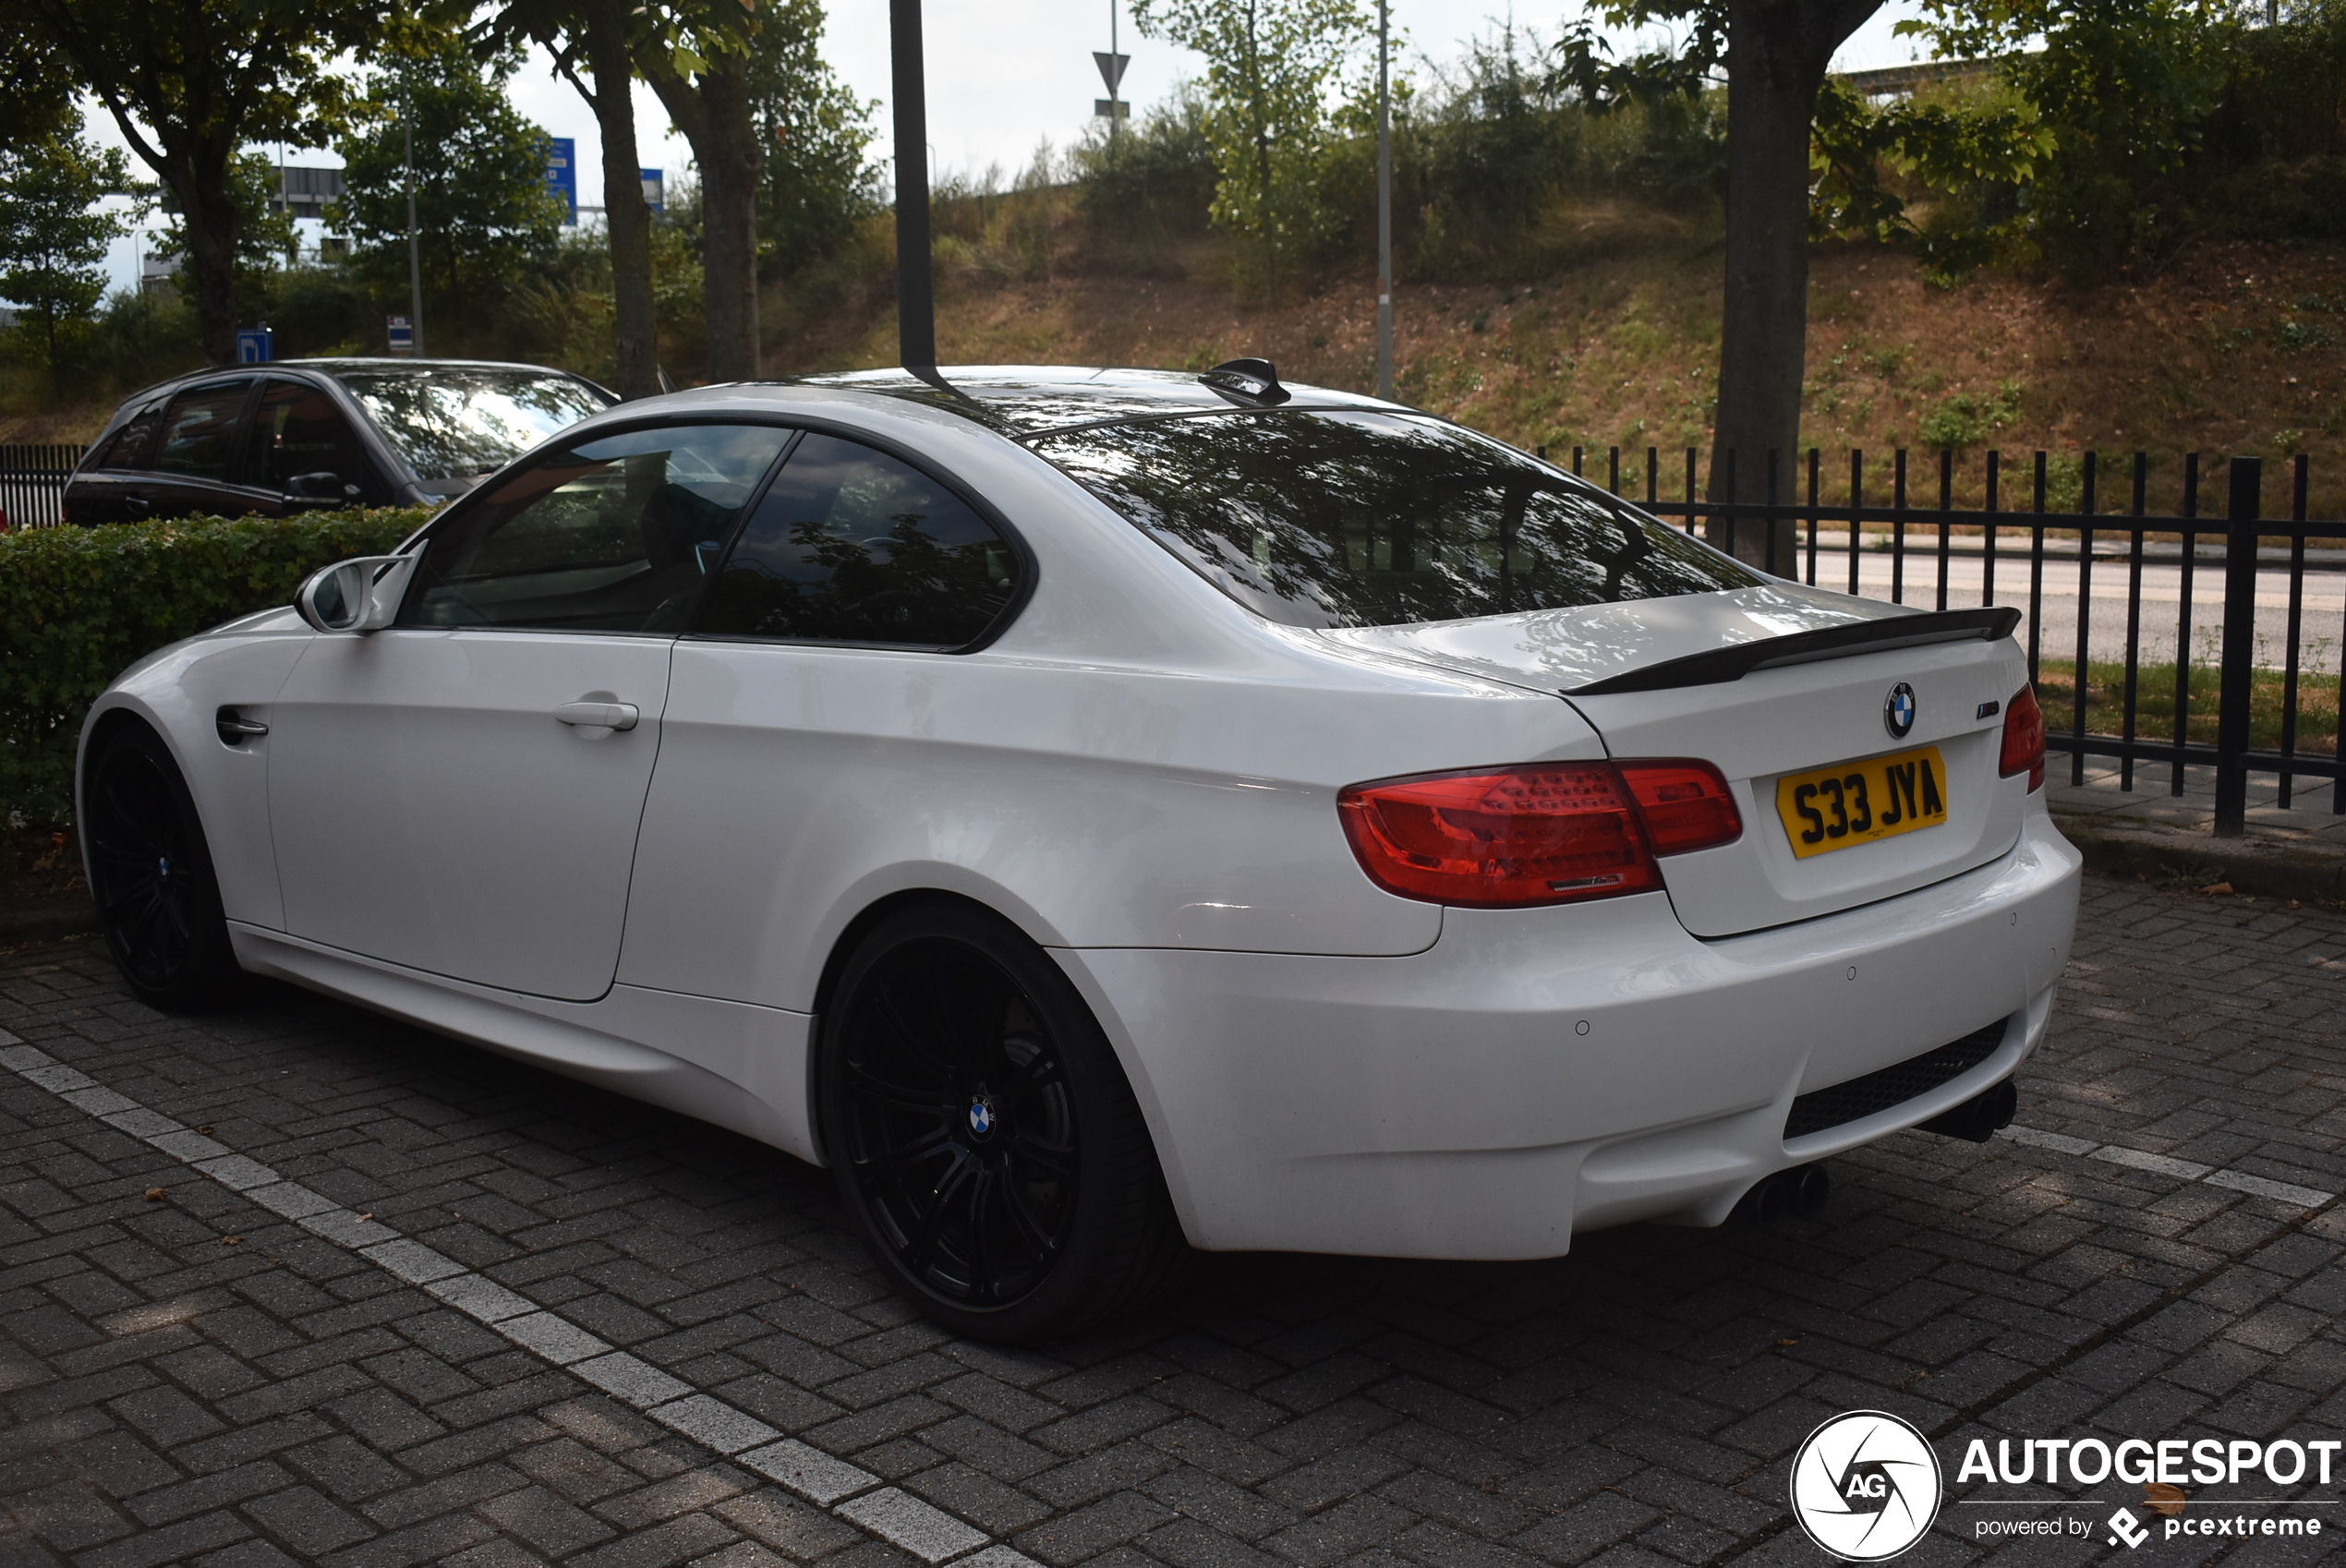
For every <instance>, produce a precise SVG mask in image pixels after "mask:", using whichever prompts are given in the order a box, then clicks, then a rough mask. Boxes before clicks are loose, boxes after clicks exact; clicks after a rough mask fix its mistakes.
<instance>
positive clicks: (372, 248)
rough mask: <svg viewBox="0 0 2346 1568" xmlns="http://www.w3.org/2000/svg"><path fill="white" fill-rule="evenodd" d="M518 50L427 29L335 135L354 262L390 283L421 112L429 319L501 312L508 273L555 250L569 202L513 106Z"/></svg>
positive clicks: (402, 248)
mask: <svg viewBox="0 0 2346 1568" xmlns="http://www.w3.org/2000/svg"><path fill="white" fill-rule="evenodd" d="M519 64H520V60H519V56H518V54H514V53H510V52H509V53H505V54H496V55H492V56H491V57H490V59H489V60H488V61H487V62H486V64H484V63H482V62H480V61H478V60H477V59H476V58H475V56H474V54H472V52H471V51H470V50H469V49H468V48H467V47H466V43H465V42H464V40H463V39H462V38H461V37H460V36H459V35H457V34H456V33H454V32H453V31H449V30H437V31H433V30H425V31H421V32H418V33H417V34H415V35H413V36H412V37H411V38H409V39H407V40H405V41H403V42H400V43H398V44H396V45H394V46H393V49H392V50H391V51H389V52H387V54H386V56H385V62H384V65H383V66H382V68H381V69H378V70H375V71H373V72H371V73H369V75H368V76H367V77H366V78H364V79H363V83H362V92H361V95H360V96H359V98H358V99H357V102H356V103H354V104H353V105H352V106H351V110H350V114H349V118H348V121H347V122H346V123H347V127H348V128H347V129H346V130H345V133H344V135H343V137H342V139H341V141H340V143H339V145H338V151H340V152H341V153H342V156H343V162H344V163H345V173H344V176H343V187H344V195H343V199H342V202H341V204H340V205H339V207H338V208H337V209H336V211H335V212H334V214H333V218H334V221H335V223H337V225H338V226H340V227H342V228H343V229H345V231H346V232H348V233H349V235H351V237H352V238H353V239H354V240H355V241H357V254H356V255H355V257H354V258H353V260H354V264H355V265H356V266H357V269H358V270H359V271H360V272H361V273H362V274H363V275H365V276H366V277H367V278H368V279H369V281H370V282H372V283H375V284H376V285H377V286H379V287H381V288H384V289H386V290H388V291H390V292H393V293H396V292H399V291H401V290H402V289H404V286H405V282H406V276H407V241H406V235H407V192H406V182H405V153H406V142H405V136H404V128H403V126H402V123H401V117H400V116H401V105H402V103H403V101H404V102H405V103H406V105H407V112H408V113H409V114H411V115H413V117H414V148H415V178H416V228H417V234H418V235H420V236H421V245H420V247H419V258H418V259H419V261H420V263H421V271H422V274H423V283H424V287H425V290H426V292H427V293H428V294H429V296H431V297H432V298H433V299H434V300H435V301H437V303H436V305H435V306H434V308H433V309H432V311H431V313H430V318H429V319H430V320H442V321H447V320H463V319H466V318H468V317H473V318H477V317H478V316H480V315H481V314H482V313H483V312H485V311H489V310H493V309H495V308H497V306H498V303H499V302H500V301H501V300H502V298H503V296H504V295H505V293H506V284H507V281H508V280H509V279H511V278H512V277H513V276H514V275H515V274H516V273H517V272H518V271H521V270H522V269H523V268H524V267H525V266H526V265H527V264H528V263H530V262H532V261H535V260H539V259H544V258H545V257H547V256H549V255H550V254H551V253H552V250H553V248H554V243H555V239H556V237H557V235H558V234H559V232H560V230H561V227H562V201H561V199H559V198H557V197H556V196H555V195H554V193H553V191H552V190H551V189H550V187H548V185H547V183H546V160H547V157H548V154H549V153H550V151H551V143H550V141H549V140H548V139H547V136H546V133H545V132H544V131H542V130H540V129H539V128H538V127H537V126H535V125H533V124H531V123H530V122H529V121H528V120H526V119H525V118H523V117H522V115H520V114H518V113H517V112H515V110H514V106H513V104H512V103H511V101H510V100H509V99H508V98H507V97H506V94H505V83H506V81H507V79H508V78H511V77H512V75H513V74H514V70H515V69H516V68H517V67H518V66H519Z"/></svg>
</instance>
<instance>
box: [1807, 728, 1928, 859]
mask: <svg viewBox="0 0 2346 1568" xmlns="http://www.w3.org/2000/svg"><path fill="white" fill-rule="evenodd" d="M1776 814H1777V815H1778V816H1780V817H1782V818H1783V819H1784V832H1785V833H1786V834H1788V835H1789V836H1790V837H1791V838H1792V852H1793V853H1794V854H1795V855H1796V856H1797V857H1798V858H1800V859H1801V860H1804V861H1805V860H1807V859H1808V857H1809V856H1810V855H1821V854H1825V853H1828V852H1829V851H1831V850H1845V849H1847V848H1848V847H1849V846H1850V845H1852V844H1870V843H1872V842H1873V841H1874V840H1875V839H1877V838H1896V837H1897V836H1898V835H1899V834H1901V833H1912V832H1913V831H1914V830H1915V829H1917V827H1936V826H1939V825H1940V824H1941V823H1942V822H1944V821H1946V820H1947V764H1946V762H1945V760H1944V759H1943V758H1941V756H1940V754H1939V748H1938V747H1936V746H1921V747H1918V748H1917V749H1916V750H1914V751H1911V752H1897V753H1893V754H1891V755H1889V756H1885V757H1868V758H1866V759H1865V760H1864V761H1863V762H1844V763H1843V764H1841V765H1840V766H1836V767H1820V768H1818V769H1816V770H1815V771H1814V772H1810V773H1788V774H1786V775H1784V777H1783V778H1779V779H1778V780H1776Z"/></svg>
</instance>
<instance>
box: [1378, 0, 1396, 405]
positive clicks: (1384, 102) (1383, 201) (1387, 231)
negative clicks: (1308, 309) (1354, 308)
mask: <svg viewBox="0 0 2346 1568" xmlns="http://www.w3.org/2000/svg"><path fill="white" fill-rule="evenodd" d="M1392 54H1393V8H1392V6H1391V5H1390V4H1389V3H1388V0H1377V3H1376V394H1377V396H1379V397H1381V398H1385V399H1387V400H1390V399H1391V398H1392V396H1393V83H1392V74H1391V63H1392Z"/></svg>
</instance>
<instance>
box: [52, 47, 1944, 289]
mask: <svg viewBox="0 0 2346 1568" xmlns="http://www.w3.org/2000/svg"><path fill="white" fill-rule="evenodd" d="M1113 3H1114V4H1115V6H1116V9H1117V14H1118V17H1119V22H1118V26H1117V42H1118V44H1119V47H1120V48H1121V49H1122V50H1123V52H1124V53H1125V54H1129V55H1131V61H1132V63H1131V67H1130V68H1129V70H1128V72H1127V74H1126V76H1125V78H1124V87H1123V96H1124V98H1125V99H1126V101H1128V102H1129V103H1132V104H1133V105H1134V106H1135V108H1136V110H1145V109H1146V108H1147V107H1148V106H1149V105H1150V104H1152V103H1156V102H1158V101H1159V100H1161V99H1163V98H1164V97H1165V96H1166V95H1167V93H1168V92H1169V91H1171V90H1172V89H1173V87H1174V85H1175V84H1176V83H1177V82H1179V80H1180V79H1181V78H1184V77H1187V76H1193V75H1196V74H1198V73H1199V70H1200V61H1199V58H1198V56H1196V55H1194V54H1190V53H1189V52H1188V51H1186V50H1182V49H1179V48H1176V47H1174V46H1173V45H1172V44H1169V43H1166V42H1159V41H1155V40H1152V39H1145V38H1142V37H1140V36H1139V35H1138V33H1137V32H1136V31H1135V30H1134V29H1133V27H1132V23H1131V16H1130V14H1129V0H1113ZM1392 4H1393V27H1394V31H1395V33H1396V36H1397V39H1398V43H1397V49H1396V64H1397V68H1400V69H1404V70H1412V71H1420V72H1421V71H1422V70H1423V69H1424V68H1425V66H1426V65H1427V63H1428V62H1433V63H1437V64H1439V63H1446V62H1448V61H1451V60H1455V59H1456V58H1457V56H1458V55H1459V54H1461V53H1462V52H1463V50H1464V48H1465V46H1466V43H1467V42H1468V41H1469V39H1472V38H1474V37H1477V36H1481V35H1488V34H1491V33H1493V32H1495V31H1496V30H1499V29H1500V28H1503V27H1505V26H1506V24H1507V22H1508V21H1509V19H1510V13H1509V11H1508V10H1507V8H1506V7H1505V6H1497V7H1488V8H1486V7H1483V6H1477V5H1474V4H1471V3H1469V4H1467V5H1458V4H1456V3H1455V0H1451V3H1444V0H1392ZM1110 5H1111V0H982V3H981V0H929V4H928V6H927V7H926V13H925V24H924V25H925V33H926V37H925V46H926V51H925V52H926V55H927V64H928V124H929V140H930V143H931V145H932V146H933V147H934V148H935V150H936V151H935V162H934V166H935V169H936V171H937V173H939V174H943V173H945V172H948V171H955V170H960V171H967V172H969V173H972V174H978V173H982V172H983V171H984V170H985V169H986V166H987V165H988V164H993V163H998V164H1000V165H1001V168H1002V171H1003V174H1004V176H1005V178H1007V177H1008V176H1009V175H1012V174H1015V173H1016V172H1017V171H1018V170H1019V169H1020V168H1021V167H1022V166H1023V165H1024V164H1025V163H1027V162H1028V161H1029V160H1030V159H1032V158H1033V156H1034V150H1035V147H1036V145H1037V144H1038V143H1039V142H1041V141H1042V140H1043V139H1045V138H1046V137H1047V138H1049V139H1050V140H1051V141H1052V143H1053V144H1054V145H1057V146H1062V147H1063V146H1065V145H1066V144H1067V143H1069V142H1070V141H1072V140H1074V139H1076V138H1077V137H1078V136H1080V135H1082V131H1083V128H1084V127H1085V125H1086V124H1087V123H1088V122H1089V120H1090V117H1091V111H1092V102H1093V100H1094V99H1095V98H1100V97H1103V96H1105V95H1106V90H1105V89H1104V88H1103V87H1102V85H1101V82H1100V78H1099V75H1098V71H1097V69H1096V67H1095V66H1094V65H1093V62H1092V51H1094V50H1106V48H1107V46H1108V17H1109V8H1110ZM1915 9H1916V7H1915V6H1914V5H1912V4H1911V3H1909V0H1891V3H1890V4H1888V5H1885V6H1883V7H1882V9H1881V11H1880V13H1878V14H1877V15H1876V16H1875V18H1874V19H1873V20H1872V21H1870V22H1868V24H1867V25H1866V27H1865V28H1864V29H1862V30H1860V31H1859V32H1858V33H1857V35H1856V37H1855V38H1853V39H1851V40H1850V42H1848V43H1847V44H1846V45H1845V46H1844V48H1843V49H1842V51H1841V53H1840V54H1839V55H1837V56H1836V57H1835V60H1834V64H1835V66H1836V67H1837V68H1840V69H1844V70H1861V69H1864V68H1866V67H1868V66H1885V65H1895V64H1900V63H1903V62H1905V61H1906V60H1909V59H1913V58H1915V57H1916V53H1917V52H1916V49H1915V46H1914V44H1913V43H1912V42H1909V41H1907V40H1904V39H1897V38H1893V37H1892V36H1891V27H1892V24H1893V22H1894V21H1895V20H1896V19H1897V18H1899V17H1901V16H1905V15H1911V14H1913V12H1914V11H1915ZM1579 10H1580V7H1579V6H1577V5H1571V4H1550V5H1544V6H1524V7H1521V8H1519V9H1517V10H1515V11H1514V12H1513V13H1512V20H1513V21H1514V23H1515V25H1516V26H1517V27H1518V28H1519V29H1525V30H1530V31H1531V32H1534V33H1536V34H1538V35H1539V36H1541V37H1542V38H1553V37H1554V35H1555V34H1556V33H1557V32H1558V31H1560V30H1561V29H1562V26H1563V24H1564V22H1565V21H1566V20H1567V19H1568V18H1572V17H1576V16H1578V14H1579ZM823 52H824V54H825V57H826V58H828V60H829V61H830V64H831V67H832V68H833V69H834V70H836V71H837V72H838V73H839V75H840V78H842V79H844V80H845V81H846V83H847V85H848V86H849V87H850V88H851V89H852V90H854V91H855V92H856V93H857V94H858V95H859V96H860V97H863V98H865V99H866V100H877V101H878V102H879V104H880V107H879V109H878V110H877V112H876V114H875V115H874V116H873V124H874V126H875V127H876V128H877V130H878V132H879V133H880V139H879V143H878V148H877V151H879V152H880V154H881V155H882V156H885V155H886V154H887V151H888V146H889V114H888V107H887V99H888V92H889V66H888V57H889V36H888V5H887V0H834V3H833V4H832V5H831V7H830V15H829V21H828V25H827V27H826V29H825V31H824V38H823ZM512 95H513V100H514V106H515V107H516V108H518V109H519V110H520V111H521V112H522V113H523V114H524V115H527V116H528V117H529V118H530V119H532V120H534V121H536V122H537V123H538V124H539V125H541V126H543V127H545V128H546V130H547V131H548V133H549V134H550V135H553V136H557V137H571V138H574V139H576V140H577V143H578V163H579V170H578V199H579V201H580V202H581V203H582V204H584V205H586V206H599V205H600V204H601V202H602V184H603V180H602V159H601V153H600V151H599V147H600V143H599V139H598V137H597V135H596V130H595V120H594V116H593V115H591V114H589V113H588V112H587V109H586V104H585V103H583V102H581V100H580V99H579V97H578V94H577V92H576V91H575V90H574V89H573V88H572V87H571V86H570V84H569V83H568V82H566V81H563V80H562V79H561V78H558V77H556V76H554V75H553V73H552V72H551V70H550V68H549V67H548V65H547V62H546V61H545V59H544V58H543V57H542V56H538V57H533V58H532V59H531V60H530V61H529V63H528V64H526V65H525V66H523V67H522V69H521V71H520V73H519V74H518V75H516V76H515V77H514V79H513V84H512ZM91 110H92V113H91V116H90V128H91V133H92V134H93V135H95V136H97V137H99V138H101V139H103V140H105V141H107V142H110V143H116V144H118V143H119V141H120V138H119V136H118V135H117V134H116V132H115V127H114V126H113V124H112V122H111V121H110V119H108V117H107V116H106V115H104V114H103V111H99V110H97V108H96V106H95V105H94V104H93V105H91ZM635 121H636V137H637V141H638V145H639V150H640V151H641V155H642V158H643V163H644V164H645V166H647V167H655V168H660V169H663V170H668V171H676V170H681V169H683V167H684V166H685V165H686V164H687V163H689V162H690V161H691V157H690V151H689V149H687V147H686V146H685V144H684V141H683V138H681V137H679V136H677V135H675V134H674V132H673V131H672V130H671V128H670V127H669V124H668V116H667V115H665V114H664V113H663V112H662V111H661V109H660V107H659V101H658V100H657V99H655V98H654V97H653V96H652V93H651V90H650V89H648V88H647V87H645V86H643V85H642V84H641V83H637V84H636V87H635ZM272 151H273V149H272ZM286 158H287V161H288V162H290V163H326V164H332V163H339V162H340V160H339V159H337V158H335V157H334V156H333V154H331V153H329V152H324V151H317V150H303V149H299V148H296V149H292V150H290V151H288V152H287V154H286ZM139 172H140V173H141V174H145V173H147V171H146V170H145V169H144V167H143V166H140V169H139ZM148 225H149V228H150V229H151V228H154V227H158V226H160V225H159V222H158V220H157V219H156V218H154V217H150V219H149V221H148ZM307 226H308V227H310V228H311V229H312V230H313V231H314V229H315V227H316V225H314V224H313V225H307ZM313 237H314V236H313ZM142 242H144V236H143V235H141V236H138V237H136V238H132V239H124V240H120V241H117V242H116V243H115V247H114V251H113V254H112V256H111V257H110V258H109V267H110V270H111V271H112V272H113V274H114V280H115V286H117V287H127V286H128V285H129V283H130V282H131V280H132V279H133V278H134V277H135V276H136V275H137V271H138V263H137V260H136V255H137V250H136V248H135V247H137V246H138V245H139V244H140V243H142Z"/></svg>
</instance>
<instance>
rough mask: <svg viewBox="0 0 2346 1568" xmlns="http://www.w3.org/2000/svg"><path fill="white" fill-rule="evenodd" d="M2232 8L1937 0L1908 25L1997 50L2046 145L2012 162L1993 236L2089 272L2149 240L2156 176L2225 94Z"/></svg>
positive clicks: (2177, 158) (1978, 53) (2086, 0)
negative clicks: (2012, 195) (2007, 216)
mask: <svg viewBox="0 0 2346 1568" xmlns="http://www.w3.org/2000/svg"><path fill="white" fill-rule="evenodd" d="M2236 12H2237V7H2236V6H2234V5H2232V4H2231V3H2230V0H1927V3H1926V5H1925V6H1924V15H1923V16H1922V17H1921V18H1913V19H1909V20H1905V21H1902V22H1900V23H1899V24H1898V25H1899V29H1900V30H1901V31H1903V32H1908V33H1917V34H1920V35H1922V36H1925V37H1927V38H1929V40H1930V42H1931V44H1932V47H1933V48H1934V49H1935V50H1936V51H1937V53H1939V54H1941V55H1945V56H1951V57H1965V58H1973V59H1979V58H1995V59H1999V60H2001V63H2002V74H2003V77H2004V79H2005V81H2006V82H2008V83H2009V85H2010V87H2011V90H2012V91H2013V93H2014V94H2016V95H2017V97H2018V98H2019V100H2020V101H2021V102H2022V103H2025V104H2026V106H2027V109H2028V111H2029V113H2031V114H2033V115H2034V117H2035V119H2036V121H2037V125H2038V133H2039V136H2038V140H2039V145H2038V148H2037V149H2035V150H2034V151H2033V156H2031V157H2029V158H2028V159H2027V161H2026V162H2027V166H2026V168H2024V169H2018V170H2010V171H2003V172H2002V173H2003V174H2004V175H2005V178H2006V179H2007V181H2008V182H2009V183H2011V184H2012V185H2013V186H2014V187H2016V206H2017V210H2018V211H2017V213H2016V216H2015V219H2014V221H2013V222H2012V223H2009V224H2007V225H2005V227H2004V229H2003V230H2002V231H2001V233H2000V234H1999V235H1997V236H1996V237H2000V238H2004V239H2007V240H2016V241H2018V242H2019V243H2020V245H2021V246H2022V247H2024V253H2025V252H2026V251H2029V250H2033V251H2038V252H2041V253H2042V254H2044V255H2046V256H2047V257H2048V259H2050V260H2051V261H2053V262H2054V263H2055V264H2057V265H2059V266H2060V267H2061V268H2062V270H2063V271H2066V272H2069V273H2070V274H2072V275H2073V276H2082V275H2085V274H2086V273H2088V272H2090V271H2093V270H2095V269H2097V268H2099V267H2102V266H2106V265H2108V264H2110V263H2111V262H2113V261H2117V260H2120V259H2123V258H2124V257H2125V256H2126V255H2127V254H2128V253H2129V252H2131V251H2133V250H2134V249H2135V248H2136V247H2139V246H2140V245H2142V244H2143V243H2144V242H2145V241H2146V239H2148V237H2149V235H2150V233H2151V230H2152V227H2153V225H2154V224H2156V223H2157V222H2158V220H2159V201H2158V199H2157V194H2156V187H2157V186H2158V184H2159V182H2160V181H2162V180H2165V179H2167V178H2169V177H2171V176H2172V175H2176V174H2178V173H2179V172H2180V171H2181V170H2182V169H2183V165H2184V163H2185V161H2186V160H2187V159H2188V158H2189V157H2190V155H2191V153H2192V152H2193V151H2194V150H2195V148H2196V147H2197V146H2198V144H2199V140H2200V138H2201V135H2202V133H2203V130H2204V128H2205V127H2206V125H2207V118H2208V115H2210V114H2211V113H2212V112H2213V111H2214V110H2215V108H2216V106H2217V103H2218V102H2219V100H2220V98H2221V97H2222V94H2223V90H2224V83H2225V77H2226V64H2227V58H2228V56H2229V55H2230V54H2231V50H2232V47H2233V44H2234V42H2235V40H2236V39H2237V37H2238V35H2239V31H2240V28H2239V21H2238V17H2237V15H2236ZM2032 42H2034V44H2035V46H2034V47H2031V46H2030V45H2031V43H2032Z"/></svg>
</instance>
